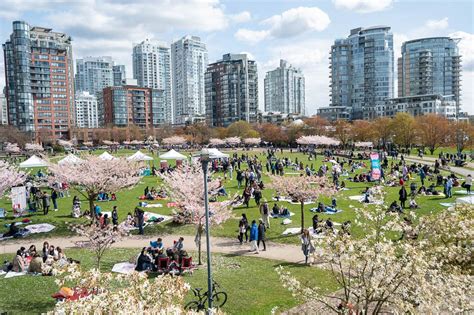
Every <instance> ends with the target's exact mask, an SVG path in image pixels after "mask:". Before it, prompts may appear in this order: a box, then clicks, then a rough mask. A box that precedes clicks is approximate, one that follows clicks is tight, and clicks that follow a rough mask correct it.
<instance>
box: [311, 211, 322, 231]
mask: <svg viewBox="0 0 474 315" xmlns="http://www.w3.org/2000/svg"><path fill="white" fill-rule="evenodd" d="M312 222H313V233H315V234H318V233H319V232H320V230H319V228H318V224H319V222H320V221H319V216H318V215H317V214H315V215H314V216H313V218H312Z"/></svg>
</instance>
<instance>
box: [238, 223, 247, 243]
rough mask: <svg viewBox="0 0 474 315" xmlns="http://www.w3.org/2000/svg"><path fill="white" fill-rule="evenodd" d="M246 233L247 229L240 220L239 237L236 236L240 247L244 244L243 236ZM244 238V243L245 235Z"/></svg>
mask: <svg viewBox="0 0 474 315" xmlns="http://www.w3.org/2000/svg"><path fill="white" fill-rule="evenodd" d="M246 232H247V228H246V227H245V223H244V222H243V220H240V221H239V236H238V239H239V242H240V245H242V243H243V242H244V234H246ZM245 236H246V239H245V242H247V235H245Z"/></svg>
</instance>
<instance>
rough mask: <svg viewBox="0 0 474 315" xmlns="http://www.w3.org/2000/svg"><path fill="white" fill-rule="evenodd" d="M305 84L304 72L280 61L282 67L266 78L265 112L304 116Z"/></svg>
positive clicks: (270, 72) (269, 73)
mask: <svg viewBox="0 0 474 315" xmlns="http://www.w3.org/2000/svg"><path fill="white" fill-rule="evenodd" d="M304 84H305V81H304V75H303V72H302V71H301V70H300V69H297V68H294V67H293V66H291V65H290V64H288V62H287V61H285V60H280V66H279V67H278V68H276V69H275V70H272V71H268V72H267V74H266V76H265V80H264V89H265V93H264V95H265V111H267V112H281V113H285V114H298V115H304V114H305V85H304Z"/></svg>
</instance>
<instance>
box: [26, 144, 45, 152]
mask: <svg viewBox="0 0 474 315" xmlns="http://www.w3.org/2000/svg"><path fill="white" fill-rule="evenodd" d="M25 150H26V151H30V152H43V151H44V148H43V146H42V145H40V144H37V143H27V144H25Z"/></svg>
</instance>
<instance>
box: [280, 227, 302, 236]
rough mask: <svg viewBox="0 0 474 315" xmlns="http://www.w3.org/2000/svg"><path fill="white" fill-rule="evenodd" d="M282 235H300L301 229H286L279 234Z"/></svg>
mask: <svg viewBox="0 0 474 315" xmlns="http://www.w3.org/2000/svg"><path fill="white" fill-rule="evenodd" d="M281 234H282V235H296V234H301V228H300V227H299V228H287V229H286V230H284V231H283V233H281Z"/></svg>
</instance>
